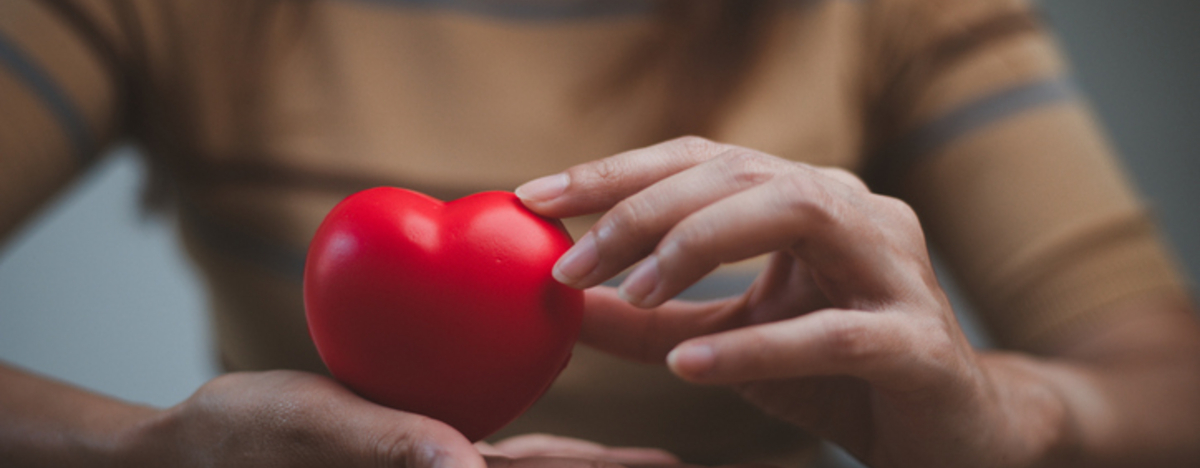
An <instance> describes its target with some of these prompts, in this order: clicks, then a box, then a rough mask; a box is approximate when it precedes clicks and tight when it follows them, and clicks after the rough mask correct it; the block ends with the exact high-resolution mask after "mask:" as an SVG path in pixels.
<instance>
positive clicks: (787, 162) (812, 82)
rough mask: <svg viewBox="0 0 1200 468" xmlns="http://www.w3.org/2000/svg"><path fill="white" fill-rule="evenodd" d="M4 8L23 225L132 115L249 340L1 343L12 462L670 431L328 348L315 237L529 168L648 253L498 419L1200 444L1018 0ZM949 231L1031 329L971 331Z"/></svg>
mask: <svg viewBox="0 0 1200 468" xmlns="http://www.w3.org/2000/svg"><path fill="white" fill-rule="evenodd" d="M2 5H3V7H4V8H5V11H4V14H3V15H0V33H2V36H0V39H2V40H3V42H0V44H3V49H2V52H3V53H2V54H0V58H3V61H2V62H0V63H4V64H5V68H3V73H4V74H3V75H0V78H2V79H3V81H0V100H3V101H4V102H5V103H6V107H5V108H6V109H13V110H10V111H9V113H8V114H7V115H12V116H20V117H19V118H10V119H7V121H6V122H5V123H4V124H3V125H2V126H0V132H4V137H3V138H0V145H3V146H0V157H2V158H3V161H4V165H5V167H6V168H12V169H6V170H5V171H3V173H2V175H0V177H3V178H4V179H3V180H0V186H3V187H11V189H8V190H7V191H6V195H5V197H4V203H3V207H2V208H0V209H2V210H3V211H2V213H0V229H3V230H4V231H5V232H9V231H11V229H12V226H14V225H16V224H17V223H19V222H20V220H21V219H22V218H23V217H24V216H25V215H27V213H28V212H30V211H31V210H32V209H33V208H34V207H36V206H37V204H38V203H39V202H40V201H42V200H44V199H46V198H47V197H48V196H49V195H50V194H51V193H53V192H54V191H55V190H56V189H57V188H58V187H60V186H61V185H62V184H63V183H65V182H66V181H67V180H69V178H70V176H71V175H72V174H73V173H75V172H77V171H78V170H79V169H80V168H81V167H83V166H85V165H86V163H87V161H88V159H89V157H90V156H91V155H93V154H96V153H97V152H98V151H99V150H100V149H101V148H102V147H103V146H104V145H105V144H107V142H110V141H112V140H114V139H117V138H119V137H124V136H129V137H133V138H136V139H137V141H139V142H140V143H141V144H142V145H143V147H144V148H145V150H146V152H147V154H148V155H149V160H150V161H151V163H152V165H153V167H154V168H155V172H156V177H155V179H154V181H155V185H154V186H153V187H152V188H153V189H154V190H152V193H151V197H150V200H151V201H152V202H155V203H156V204H157V205H158V206H171V207H175V208H177V210H178V213H179V215H180V219H181V223H182V232H183V235H184V236H185V240H186V242H187V245H188V249H189V253H190V254H191V255H192V257H193V258H194V259H195V260H196V262H197V263H198V264H199V265H200V267H201V268H202V270H203V271H204V272H205V277H206V279H207V281H208V286H209V288H210V291H211V297H212V303H213V314H214V315H213V316H214V324H215V328H216V330H217V335H218V339H219V346H218V347H219V350H220V352H221V358H222V361H223V363H224V365H225V366H226V367H227V368H228V369H229V370H237V371H246V372H241V373H235V374H229V375H226V376H222V377H220V378H217V379H215V380H214V381H212V382H211V383H209V384H207V385H205V386H204V387H202V388H200V389H199V390H197V392H196V394H195V395H194V396H193V397H192V398H190V399H188V400H187V401H185V402H182V403H180V404H179V405H177V406H175V407H172V408H169V409H165V410H160V409H154V408H144V407H138V406H134V405H129V404H126V403H123V402H117V401H114V400H111V399H107V398H104V397H101V396H98V395H94V394H90V393H87V392H85V391H82V390H78V389H73V388H69V387H66V386H63V385H61V384H57V383H54V382H50V381H47V380H45V379H42V378H40V377H37V376H34V375H31V374H28V373H25V372H21V371H17V370H14V369H8V368H5V369H4V370H3V371H0V378H2V379H3V385H0V389H2V390H0V411H2V412H3V414H4V415H5V417H4V418H3V419H2V421H3V422H2V424H3V427H4V429H3V430H2V431H0V440H2V441H3V442H0V447H3V449H0V450H2V451H0V453H2V454H3V457H4V458H5V459H6V460H11V461H13V462H15V464H19V465H31V466H37V465H48V466H60V465H63V464H68V463H73V464H80V465H85V464H100V463H105V462H108V463H111V464H117V465H122V466H125V465H172V466H196V465H213V464H215V465H221V466H238V465H268V466H308V465H327V464H346V465H350V466H358V465H362V466H373V465H380V464H384V465H386V464H399V463H404V464H411V465H413V466H420V467H427V466H430V467H431V466H435V465H436V466H472V467H479V466H482V464H483V463H485V460H484V458H482V456H481V452H482V453H484V454H499V455H505V456H508V457H512V458H510V459H506V458H492V459H490V461H491V462H492V463H495V464H506V463H511V464H545V465H557V464H563V465H566V464H574V463H586V462H585V461H579V460H574V459H565V458H563V459H545V458H522V457H526V456H533V455H544V454H551V455H567V456H571V457H575V458H576V459H591V458H598V459H607V460H614V461H617V462H624V463H671V462H673V461H674V458H672V457H671V456H669V455H666V454H663V453H662V452H659V451H654V450H633V449H607V448H605V447H603V446H597V445H591V444H589V443H586V442H581V441H576V440H570V439H557V438H548V437H539V436H534V437H524V438H516V439H508V440H506V441H502V442H499V443H498V444H497V445H496V446H495V447H488V446H480V447H478V448H477V447H473V446H472V445H471V444H470V443H469V442H468V441H466V440H465V439H463V438H462V436H461V435H458V434H457V433H456V432H455V431H453V429H451V428H449V427H447V426H445V425H443V424H441V423H439V422H437V421H432V420H429V419H426V418H422V417H419V416H416V415H411V414H406V413H402V412H398V411H393V410H388V409H385V408H381V407H378V406H375V405H373V404H371V403H369V402H366V401H363V400H361V399H358V398H357V397H355V396H354V395H352V394H351V393H349V392H348V391H346V390H345V389H343V388H341V387H340V386H338V385H336V384H335V383H333V382H332V381H330V380H328V379H326V378H324V377H320V376H318V375H317V374H319V373H322V372H323V368H322V366H321V364H320V361H319V359H318V358H317V357H316V355H315V353H314V352H313V349H312V345H311V343H310V341H309V339H308V336H307V332H306V330H305V327H304V322H303V320H302V318H301V317H302V312H303V307H302V304H301V302H300V294H299V286H300V285H299V281H298V278H299V274H300V267H299V265H302V264H303V262H302V260H303V256H302V252H303V251H304V246H305V245H306V244H307V241H308V239H309V238H310V236H311V233H312V232H313V230H314V229H315V227H316V225H317V223H318V222H319V221H320V219H321V217H322V216H323V214H324V213H325V212H326V211H327V210H328V209H329V208H330V207H332V205H333V204H334V203H336V202H337V201H338V200H339V199H341V198H342V197H344V196H345V195H347V194H349V193H351V192H353V191H354V190H356V189H359V188H366V187H370V186H374V185H401V186H407V187H411V188H415V189H417V190H420V191H423V192H426V193H429V194H431V195H434V196H438V197H440V198H444V199H450V198H456V197H458V196H461V195H464V194H467V193H470V192H474V191H478V190H485V189H492V188H511V187H514V186H517V185H520V187H519V188H518V189H517V193H518V195H519V196H520V197H522V199H523V200H524V201H525V203H526V204H527V206H529V207H530V208H531V209H533V210H535V211H537V212H539V213H542V214H544V215H547V216H554V217H570V218H572V221H570V222H571V224H572V226H573V229H574V232H575V234H576V237H577V238H578V239H579V240H578V242H577V244H576V246H575V247H574V248H573V249H572V250H571V251H570V252H568V253H567V254H566V255H564V257H563V258H562V259H561V260H560V261H559V263H558V265H557V266H556V268H555V275H556V278H558V279H559V280H560V281H562V282H564V283H567V284H569V285H571V286H574V287H579V288H591V287H593V286H596V285H597V284H600V283H602V282H604V281H606V280H608V279H610V278H612V277H614V276H615V275H617V274H618V273H619V272H621V271H622V270H624V269H626V268H628V267H631V266H633V265H634V264H635V263H637V266H636V267H634V268H633V269H632V271H631V272H630V274H629V275H628V276H627V277H625V278H624V279H623V280H622V283H621V285H620V287H619V288H616V289H612V288H605V287H598V288H592V289H588V293H587V294H588V295H587V298H588V305H587V311H586V319H585V328H584V332H583V341H584V342H585V343H586V344H589V345H591V346H592V347H594V348H595V349H598V350H600V352H596V351H590V350H588V349H587V348H581V349H580V350H579V351H578V352H577V353H576V359H575V362H574V363H573V364H572V366H571V368H569V369H568V370H567V371H566V372H565V373H564V375H563V376H562V377H561V378H560V380H559V382H557V383H556V385H555V387H554V388H553V389H552V390H551V392H550V393H548V394H547V396H546V397H545V398H543V400H542V401H541V402H539V403H538V405H536V406H535V407H534V408H533V409H532V410H531V411H530V412H529V413H528V414H527V415H525V416H524V417H522V419H520V420H518V421H517V422H515V423H514V424H513V425H511V426H510V427H509V428H507V429H506V430H505V432H504V434H502V435H501V436H498V437H503V436H505V435H513V434H520V433H525V432H530V431H539V432H549V433H554V434H563V435H567V436H573V437H579V438H582V439H590V440H596V441H599V442H602V443H605V444H610V445H639V446H652V447H662V448H664V449H666V450H668V451H670V452H672V453H675V454H677V455H679V456H680V457H681V458H682V459H683V460H685V461H689V462H697V463H742V462H753V461H759V462H774V463H781V464H799V463H803V462H806V461H808V460H809V459H810V458H811V452H812V451H811V447H812V443H811V442H812V438H811V436H809V435H807V434H812V435H815V436H819V437H823V438H826V439H828V440H831V441H833V442H835V443H838V444H840V445H841V446H843V447H845V448H846V449H847V450H848V451H849V452H851V453H852V454H854V455H855V456H856V457H858V458H859V459H860V460H863V461H864V462H865V463H867V464H869V465H872V466H930V465H951V466H979V465H984V464H991V465H1002V466H1035V465H1049V464H1053V465H1080V466H1106V465H1113V466H1120V465H1124V464H1129V463H1132V462H1134V461H1137V462H1139V463H1140V464H1145V465H1154V466H1169V465H1171V464H1176V465H1187V464H1189V463H1193V464H1194V463H1195V460H1197V459H1198V457H1200V454H1198V453H1197V452H1198V451H1200V441H1198V440H1197V437H1198V436H1197V435H1196V434H1198V433H1200V431H1197V430H1196V426H1197V425H1200V417H1197V415H1200V401H1197V399H1196V398H1195V397H1194V395H1196V394H1197V390H1200V366H1197V362H1198V361H1200V331H1198V330H1197V326H1196V322H1195V319H1194V317H1193V315H1192V314H1190V313H1189V312H1190V311H1191V310H1192V308H1193V305H1192V304H1191V302H1190V299H1189V297H1188V293H1187V291H1186V288H1185V287H1184V282H1183V281H1182V280H1181V279H1180V277H1179V275H1178V273H1177V272H1176V271H1175V269H1174V268H1173V266H1172V265H1171V263H1170V260H1169V257H1168V256H1167V255H1166V254H1165V253H1164V252H1163V249H1162V247H1161V245H1160V243H1159V241H1158V240H1157V238H1156V234H1155V232H1154V229H1153V227H1152V225H1151V223H1150V222H1149V221H1148V220H1147V216H1146V214H1145V210H1144V208H1142V207H1141V205H1140V204H1139V203H1138V201H1137V199H1136V197H1135V196H1134V195H1133V194H1132V192H1131V191H1130V189H1129V188H1128V187H1127V184H1126V183H1125V182H1124V180H1123V178H1122V176H1121V174H1120V172H1119V170H1118V169H1117V168H1116V166H1115V164H1114V163H1113V162H1112V159H1111V157H1110V155H1109V151H1108V149H1107V147H1106V146H1105V145H1104V143H1103V141H1102V139H1101V137H1100V135H1099V133H1098V131H1097V130H1096V128H1095V126H1094V124H1093V123H1092V121H1091V119H1090V118H1089V116H1088V114H1087V112H1086V111H1085V110H1084V109H1083V108H1082V105H1081V104H1080V103H1079V102H1078V99H1077V98H1076V97H1075V96H1074V94H1073V93H1071V91H1070V86H1069V85H1068V84H1067V83H1068V81H1067V80H1066V78H1065V70H1064V66H1063V64H1062V62H1061V60H1060V59H1059V58H1058V56H1057V55H1056V53H1055V51H1054V48H1053V46H1052V44H1051V43H1050V41H1049V39H1048V38H1047V36H1046V34H1045V33H1044V32H1043V31H1042V30H1041V28H1040V26H1039V24H1038V22H1037V21H1036V19H1035V15H1034V14H1033V13H1032V11H1031V10H1030V6H1029V5H1028V4H1026V3H1025V2H1021V1H1017V0H1011V1H1010V0H989V1H978V2H950V1H935V0H893V1H874V2H846V1H833V0H831V1H812V2H795V3H782V2H768V1H752V2H746V1H741V2H739V1H732V0H731V1H724V2H718V1H712V2H683V1H678V2H676V1H663V2H649V1H643V0H622V1H609V2H598V1H582V0H580V1H566V0H564V1H554V2H551V1H545V2H543V1H532V0H531V1H522V2H511V3H500V2H496V3H491V2H474V1H451V0H443V1H433V2H428V1H416V0H405V1H371V2H368V1H351V0H346V1H333V0H326V1H315V0H314V1H309V2H299V1H296V2H286V1H265V0H264V1H256V2H233V1H201V0H194V1H175V2H168V1H165V0H136V1H116V0H113V1H106V0H90V1H83V0H45V1H41V2H32V1H21V0H10V1H7V2H5V3H3V4H2ZM688 133H693V134H699V135H703V136H705V137H706V138H698V137H688V138H675V137H677V136H679V135H684V134H688ZM717 142H720V143H717ZM631 148H641V149H633V150H631ZM612 155H615V156H612ZM546 174H554V175H550V176H545V175H546ZM538 176H545V177H541V178H537V179H536V180H533V181H530V182H528V183H525V184H522V182H525V181H529V180H530V179H534V178H535V177H538ZM863 180H866V182H867V183H864V182H863ZM868 183H869V185H868ZM868 187H870V189H872V190H873V191H871V190H868ZM881 193H882V194H888V196H885V195H880V194H881ZM599 213H606V214H604V215H603V217H601V218H599V219H598V220H597V219H596V218H594V217H588V216H587V215H593V214H599ZM576 217H578V218H576ZM918 219H919V221H920V222H918ZM593 223H594V225H592V226H591V227H588V226H589V225H590V224H593ZM926 235H927V236H928V237H929V238H930V240H931V241H932V243H933V244H934V245H935V246H937V248H939V249H940V250H941V251H942V253H943V254H944V255H945V257H946V258H947V260H948V261H949V263H950V264H951V265H952V268H953V269H954V270H955V272H956V273H957V275H958V276H959V277H960V279H961V282H962V283H963V284H964V286H965V287H966V289H967V290H968V291H969V292H970V293H971V295H972V296H973V298H974V300H975V302H976V303H977V305H978V306H979V308H980V309H981V311H982V313H983V316H984V318H985V321H986V322H987V323H988V325H989V328H990V330H991V331H992V333H993V334H994V335H995V336H996V338H997V340H998V341H999V342H1000V343H1001V344H1003V345H1004V346H1005V347H1006V348H1007V349H1009V350H1011V351H1008V352H983V351H979V350H975V349H972V348H971V347H970V346H969V345H968V344H967V342H966V340H965V339H964V338H963V336H962V333H961V332H960V331H959V329H958V326H957V324H956V323H955V320H954V316H953V313H952V311H951V310H950V308H949V305H948V303H947V301H946V299H945V296H944V294H943V293H942V292H941V289H940V287H939V286H938V285H937V282H936V280H935V279H934V278H933V275H932V272H931V269H930V267H929V261H928V257H927V254H926V248H925V236H926ZM761 255H767V256H768V257H769V258H767V259H763V260H756V258H759V257H760V256H761ZM743 260H746V262H742V261H743ZM638 262H640V263H638ZM724 264H732V265H729V266H726V267H722V269H721V270H720V271H718V272H717V273H716V274H715V278H718V279H721V278H724V279H729V278H738V277H743V276H745V275H748V274H749V275H753V274H754V272H758V271H762V273H761V275H759V276H757V279H755V280H754V281H753V284H752V285H751V286H750V287H749V288H748V289H747V290H746V291H745V292H744V293H743V294H740V295H736V296H735V297H733V298H729V299H724V300H719V301H715V302H705V303H687V302H678V301H670V299H671V298H672V297H673V296H675V295H676V294H678V293H679V292H680V291H682V290H683V289H684V288H686V287H688V286H689V285H691V284H692V283H694V282H696V281H697V280H698V279H699V278H700V277H701V276H703V275H704V274H705V273H708V272H709V271H711V270H713V269H714V268H717V267H718V265H724ZM746 272H751V273H746ZM613 356H616V357H613ZM627 360H632V361H644V362H647V363H655V364H662V363H665V364H666V366H665V367H662V366H658V365H650V366H647V365H639V364H633V363H630V362H629V361H627ZM270 369H290V370H289V371H278V370H277V371H269V372H268V370H270ZM676 376H678V377H681V378H682V379H683V380H686V381H688V382H691V383H684V382H681V381H680V380H679V379H678V378H677V377H676ZM696 384H699V385H696ZM759 410H763V411H761V412H760V411H759ZM763 412H765V413H767V414H769V415H770V417H767V416H764V415H763V414H762V413H763Z"/></svg>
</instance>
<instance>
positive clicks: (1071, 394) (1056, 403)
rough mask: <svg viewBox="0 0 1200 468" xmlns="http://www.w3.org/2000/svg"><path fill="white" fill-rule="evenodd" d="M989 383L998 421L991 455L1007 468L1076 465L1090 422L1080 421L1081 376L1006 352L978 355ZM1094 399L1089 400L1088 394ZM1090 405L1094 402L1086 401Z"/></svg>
mask: <svg viewBox="0 0 1200 468" xmlns="http://www.w3.org/2000/svg"><path fill="white" fill-rule="evenodd" d="M981 364H982V365H983V366H984V367H985V368H986V372H987V374H988V375H989V380H990V381H991V383H992V389H991V392H992V393H993V396H994V398H995V400H994V401H995V414H997V415H998V418H999V419H1000V421H1001V422H1000V424H998V425H997V426H996V427H999V428H1003V430H1001V431H997V439H998V440H996V441H995V443H996V451H995V452H994V453H997V454H1000V455H1003V456H1004V457H1003V458H1004V459H1007V460H1008V461H1009V463H1008V464H1006V466H1012V467H1043V466H1046V467H1050V466H1053V467H1064V466H1076V465H1077V464H1078V463H1077V461H1078V454H1079V452H1080V450H1081V448H1082V444H1083V440H1084V438H1085V435H1084V434H1083V432H1082V431H1083V428H1084V427H1088V425H1089V424H1091V423H1094V422H1087V421H1080V420H1079V415H1080V412H1079V410H1078V408H1076V406H1077V403H1078V400H1079V399H1080V398H1083V397H1085V396H1081V395H1080V393H1081V392H1086V391H1088V390H1089V389H1090V388H1091V387H1090V386H1089V385H1088V384H1087V383H1086V376H1084V375H1081V373H1079V372H1077V371H1076V370H1075V369H1071V368H1069V367H1067V366H1061V365H1056V364H1052V363H1047V362H1044V361H1039V360H1036V359H1033V358H1031V357H1029V356H1025V355H1020V354H1010V353H987V354H984V355H982V356H981ZM1093 397H1094V395H1093ZM1087 399H1088V400H1091V401H1092V402H1093V403H1097V402H1099V401H1100V399H1099V398H1087Z"/></svg>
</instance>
